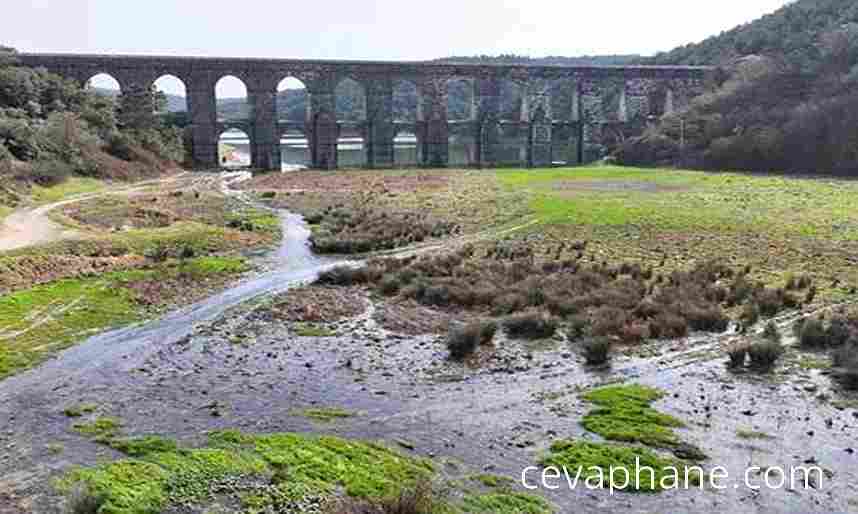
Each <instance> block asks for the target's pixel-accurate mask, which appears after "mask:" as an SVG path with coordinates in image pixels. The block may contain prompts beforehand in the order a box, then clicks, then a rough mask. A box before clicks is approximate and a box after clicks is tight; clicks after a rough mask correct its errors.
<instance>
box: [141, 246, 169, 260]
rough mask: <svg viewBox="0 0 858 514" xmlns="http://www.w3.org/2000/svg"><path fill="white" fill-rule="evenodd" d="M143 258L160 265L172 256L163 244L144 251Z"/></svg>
mask: <svg viewBox="0 0 858 514" xmlns="http://www.w3.org/2000/svg"><path fill="white" fill-rule="evenodd" d="M143 256H144V257H146V258H147V259H149V260H150V261H152V262H155V263H160V262H164V261H166V260H167V258H168V257H169V256H170V251H169V249H168V248H167V246H166V245H165V244H163V243H156V244H154V245H153V246H150V247H148V248H146V249H145V250H143Z"/></svg>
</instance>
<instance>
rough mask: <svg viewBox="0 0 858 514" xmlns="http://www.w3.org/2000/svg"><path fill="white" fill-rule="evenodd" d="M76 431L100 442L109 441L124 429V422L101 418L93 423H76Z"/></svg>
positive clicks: (106, 417)
mask: <svg viewBox="0 0 858 514" xmlns="http://www.w3.org/2000/svg"><path fill="white" fill-rule="evenodd" d="M72 428H74V429H75V431H77V432H78V433H80V434H83V435H86V436H90V437H93V438H95V439H96V440H99V441H109V440H110V439H112V438H113V437H114V436H115V435H116V434H117V433H118V432H119V430H120V429H121V428H122V422H121V421H119V420H118V419H116V418H111V417H108V416H100V417H98V418H96V419H95V420H93V421H86V422H81V423H76V424H74V425H73V427H72Z"/></svg>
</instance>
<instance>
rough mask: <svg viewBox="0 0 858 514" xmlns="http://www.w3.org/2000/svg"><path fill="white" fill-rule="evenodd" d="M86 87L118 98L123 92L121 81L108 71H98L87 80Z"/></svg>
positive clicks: (100, 93)
mask: <svg viewBox="0 0 858 514" xmlns="http://www.w3.org/2000/svg"><path fill="white" fill-rule="evenodd" d="M86 89H89V90H91V91H93V92H95V93H97V94H99V95H104V96H108V97H110V98H117V97H118V96H119V95H120V94H121V93H122V87H121V86H120V85H119V81H118V80H116V79H115V78H113V76H111V75H109V74H107V73H98V74H96V75H93V76H92V77H90V79H89V80H87V81H86Z"/></svg>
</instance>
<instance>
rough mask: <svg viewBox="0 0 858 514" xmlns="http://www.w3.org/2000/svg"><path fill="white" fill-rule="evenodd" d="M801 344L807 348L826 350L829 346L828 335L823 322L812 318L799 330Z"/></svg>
mask: <svg viewBox="0 0 858 514" xmlns="http://www.w3.org/2000/svg"><path fill="white" fill-rule="evenodd" d="M799 343H800V344H801V346H804V347H805V348H824V347H826V346H828V334H827V332H826V330H825V324H824V323H823V322H822V320H819V319H816V318H810V319H807V320H805V321H804V323H802V325H801V328H800V329H799Z"/></svg>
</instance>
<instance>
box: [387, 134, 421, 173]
mask: <svg viewBox="0 0 858 514" xmlns="http://www.w3.org/2000/svg"><path fill="white" fill-rule="evenodd" d="M422 153H423V152H422V151H421V149H420V144H419V141H418V140H417V134H415V133H414V132H413V131H411V130H409V129H402V130H400V131H398V132H397V133H396V136H395V137H394V138H393V162H394V163H395V164H396V165H397V166H417V165H419V164H420V163H421V162H422V160H423V159H422Z"/></svg>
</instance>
